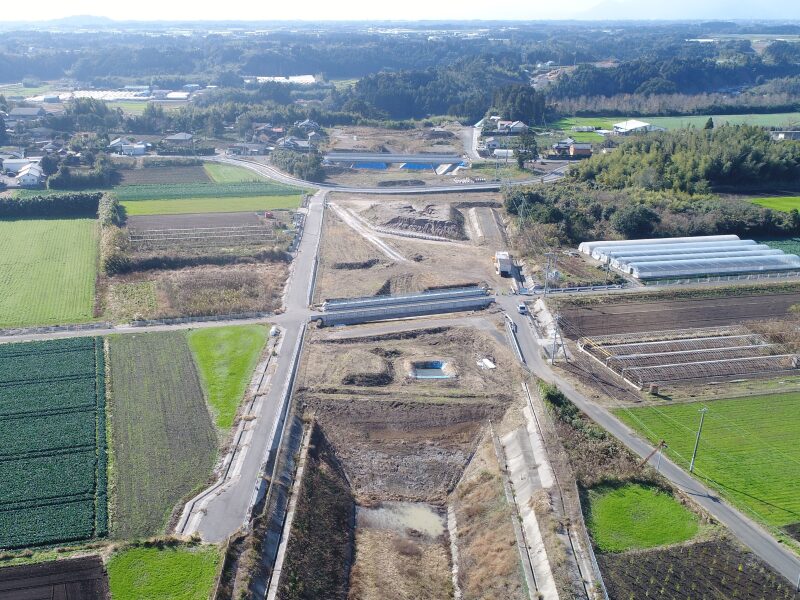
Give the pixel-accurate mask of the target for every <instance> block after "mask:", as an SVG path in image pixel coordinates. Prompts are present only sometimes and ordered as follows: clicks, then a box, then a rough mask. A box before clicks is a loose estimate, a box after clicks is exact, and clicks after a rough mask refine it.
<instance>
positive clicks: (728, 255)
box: [578, 235, 800, 280]
mask: <svg viewBox="0 0 800 600" xmlns="http://www.w3.org/2000/svg"><path fill="white" fill-rule="evenodd" d="M578 249H579V250H580V251H581V252H583V253H584V254H587V255H589V256H591V257H592V258H593V259H595V260H597V261H600V262H601V263H603V264H607V265H609V266H610V267H612V268H614V269H616V270H618V271H621V272H623V273H625V274H628V275H632V276H633V277H635V278H636V279H642V280H647V279H673V278H686V277H714V276H728V275H746V274H761V273H787V272H800V257H798V256H797V255H795V254H787V253H785V252H784V251H783V250H779V249H775V248H771V247H769V246H767V245H766V244H759V243H757V242H755V241H754V240H742V239H739V236H737V235H708V236H693V237H680V238H657V239H645V240H621V241H596V242H584V243H582V244H581V245H580V246H579V247H578Z"/></svg>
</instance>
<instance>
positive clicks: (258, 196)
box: [114, 165, 301, 216]
mask: <svg viewBox="0 0 800 600" xmlns="http://www.w3.org/2000/svg"><path fill="white" fill-rule="evenodd" d="M215 166H219V165H215ZM224 166H227V165H224ZM232 168H236V167H232ZM216 175H217V176H219V177H221V178H222V177H224V178H227V179H234V178H235V177H236V173H235V172H231V171H224V172H222V171H220V172H218V173H216ZM209 176H212V177H213V175H212V174H211V173H209ZM251 179H252V178H251ZM114 193H115V194H116V195H117V198H119V200H120V204H122V206H123V208H124V209H125V212H126V213H127V214H128V215H129V216H138V215H178V214H191V213H209V212H245V211H248V212H249V211H257V210H285V209H291V208H297V207H298V206H300V200H301V197H300V193H301V190H300V189H299V188H293V187H291V186H288V185H281V184H278V183H272V182H267V181H252V180H250V181H228V182H226V183H203V182H198V183H176V184H158V185H154V184H142V185H126V186H120V187H118V188H116V189H115V190H114Z"/></svg>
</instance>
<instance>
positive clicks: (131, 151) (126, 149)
mask: <svg viewBox="0 0 800 600" xmlns="http://www.w3.org/2000/svg"><path fill="white" fill-rule="evenodd" d="M119 153H120V154H123V155H125V156H144V155H145V154H147V144H144V143H142V142H137V143H135V144H122V145H121V146H120V147H119Z"/></svg>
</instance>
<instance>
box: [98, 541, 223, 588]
mask: <svg viewBox="0 0 800 600" xmlns="http://www.w3.org/2000/svg"><path fill="white" fill-rule="evenodd" d="M219 563H220V550H219V548H218V547H217V546H193V547H192V546H172V547H165V548H153V547H149V548H148V547H133V548H128V549H126V550H122V551H119V552H117V553H115V554H114V555H113V556H112V557H111V558H110V559H109V561H108V565H107V570H108V583H109V587H110V588H111V596H112V598H113V599H114V600H206V599H207V598H208V597H209V595H210V594H211V588H212V587H213V586H214V580H215V578H216V575H217V569H218V568H219Z"/></svg>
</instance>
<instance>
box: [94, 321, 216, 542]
mask: <svg viewBox="0 0 800 600" xmlns="http://www.w3.org/2000/svg"><path fill="white" fill-rule="evenodd" d="M109 343H110V349H109V360H110V362H111V386H110V390H111V396H110V403H111V406H112V411H111V440H112V449H113V457H114V469H113V486H114V490H115V494H114V498H113V507H114V511H113V520H112V524H111V534H112V535H113V536H114V537H117V538H136V537H147V536H150V535H154V534H157V533H159V532H162V531H163V529H164V527H165V526H166V524H167V521H168V520H169V518H170V515H171V514H172V512H173V510H174V509H175V508H176V506H177V505H179V504H180V501H181V500H182V499H184V498H186V497H187V496H189V495H190V494H191V493H192V492H193V491H195V490H198V489H199V488H200V487H202V486H203V484H204V483H205V482H206V481H207V480H208V478H209V476H210V474H211V470H212V468H213V466H214V461H215V458H216V453H217V437H216V431H215V429H214V425H213V423H212V421H211V417H210V415H209V413H208V409H207V408H206V403H205V399H204V398H203V390H202V388H201V386H200V379H199V377H198V375H197V372H196V370H195V366H194V362H193V360H192V353H191V351H190V350H189V345H188V343H187V341H186V336H185V334H184V333H183V332H169V333H145V334H129V335H118V336H112V337H111V338H109Z"/></svg>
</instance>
